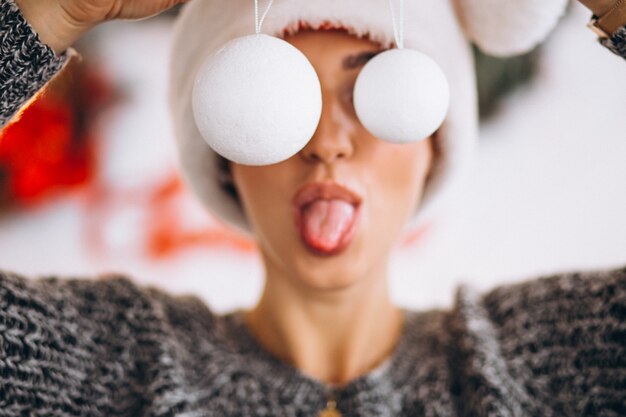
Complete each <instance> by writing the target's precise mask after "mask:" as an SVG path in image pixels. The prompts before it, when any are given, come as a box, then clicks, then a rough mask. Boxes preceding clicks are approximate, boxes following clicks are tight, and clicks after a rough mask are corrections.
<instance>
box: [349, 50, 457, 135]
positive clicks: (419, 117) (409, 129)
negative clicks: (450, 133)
mask: <svg viewBox="0 0 626 417" xmlns="http://www.w3.org/2000/svg"><path fill="white" fill-rule="evenodd" d="M449 104H450V88H449V86H448V81H447V79H446V76H445V74H444V73H443V70H442V69H441V68H440V67H439V65H438V64H437V63H436V62H435V61H433V60H432V59H431V58H430V57H429V56H428V55H425V54H423V53H421V52H419V51H416V50H413V49H391V50H389V51H385V52H383V53H381V54H379V55H377V56H376V57H374V58H373V59H372V60H371V61H370V62H368V63H367V64H366V65H365V67H363V69H362V70H361V73H360V74H359V76H358V78H357V81H356V84H355V86H354V108H355V110H356V113H357V116H358V117H359V120H360V121H361V123H362V124H363V126H365V128H366V129H367V130H368V131H369V132H370V133H372V134H373V135H374V136H376V137H377V138H379V139H382V140H385V141H388V142H392V143H410V142H416V141H419V140H423V139H426V138H428V137H429V136H430V135H432V134H433V133H434V132H435V131H436V130H437V129H438V128H439V126H441V124H442V123H443V121H444V119H445V117H446V114H447V113H448V107H449Z"/></svg>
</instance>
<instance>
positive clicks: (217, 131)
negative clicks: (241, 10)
mask: <svg viewBox="0 0 626 417" xmlns="http://www.w3.org/2000/svg"><path fill="white" fill-rule="evenodd" d="M273 4H274V0H269V1H268V3H267V6H266V7H265V10H264V11H263V13H261V10H260V9H261V8H260V6H259V0H255V1H254V32H255V33H254V34H250V35H247V36H242V37H239V38H235V39H232V40H231V41H230V42H228V43H227V44H226V45H224V46H223V47H222V48H218V49H217V52H214V53H213V54H212V55H210V56H209V57H208V58H207V59H206V60H205V62H204V64H203V65H202V67H201V68H200V70H199V71H198V74H197V76H196V82H195V84H194V88H193V93H192V109H193V114H194V119H195V122H196V127H197V128H198V132H199V133H200V136H202V139H204V141H205V142H206V143H207V144H208V145H209V146H210V147H211V148H212V149H213V150H214V151H215V152H217V153H218V154H220V155H222V156H223V157H225V158H226V159H229V160H231V161H234V162H236V163H239V164H243V165H271V164H275V163H278V162H281V161H284V160H285V159H288V158H289V157H291V156H293V155H295V154H296V153H298V152H299V151H300V150H301V149H302V148H304V147H305V146H306V144H307V143H308V142H309V140H310V139H311V137H313V134H314V133H315V130H316V129H317V125H318V124H319V120H320V117H321V114H322V89H321V86H320V81H319V78H318V77H317V74H316V72H315V69H314V68H313V66H312V65H311V63H310V62H309V60H308V59H307V58H306V57H305V56H304V54H303V53H302V52H300V51H299V50H298V49H296V48H295V47H294V46H293V45H291V44H290V43H288V42H286V41H284V40H282V39H279V38H277V37H274V36H269V35H265V34H263V33H261V29H262V28H263V22H264V21H265V18H266V17H267V16H268V14H269V12H270V9H271V8H272V5H273Z"/></svg>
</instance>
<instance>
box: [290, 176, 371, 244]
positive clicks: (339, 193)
mask: <svg viewBox="0 0 626 417" xmlns="http://www.w3.org/2000/svg"><path fill="white" fill-rule="evenodd" d="M361 202H362V199H361V197H360V196H359V195H358V194H357V193H355V192H353V191H352V190H350V189H348V188H347V187H344V186H342V185H339V184H337V183H336V182H315V183H309V184H306V185H304V186H303V187H301V188H300V189H299V190H298V191H297V192H296V194H295V195H294V198H293V206H294V211H295V222H296V227H297V230H298V232H299V234H300V238H301V240H302V242H303V244H304V245H305V246H306V247H307V248H308V249H309V250H310V251H311V252H313V253H315V254H318V255H326V256H330V255H335V254H338V253H340V252H342V251H343V250H344V249H346V248H347V247H348V245H349V244H350V243H351V242H352V240H353V239H354V236H355V234H356V229H357V224H358V220H359V218H360V206H361Z"/></svg>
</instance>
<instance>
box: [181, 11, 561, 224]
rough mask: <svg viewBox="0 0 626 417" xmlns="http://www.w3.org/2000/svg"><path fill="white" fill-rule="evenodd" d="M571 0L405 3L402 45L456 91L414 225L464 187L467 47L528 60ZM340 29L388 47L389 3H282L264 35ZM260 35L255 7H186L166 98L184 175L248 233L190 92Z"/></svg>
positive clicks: (473, 109) (471, 109)
mask: <svg viewBox="0 0 626 417" xmlns="http://www.w3.org/2000/svg"><path fill="white" fill-rule="evenodd" d="M565 5H566V0H457V1H456V2H455V1H450V0H411V1H406V2H405V22H406V23H405V47H407V48H412V49H416V50H419V51H421V52H423V53H426V54H427V55H429V56H430V57H431V58H433V59H434V60H435V61H436V62H437V63H438V64H439V65H440V66H441V67H442V69H443V71H444V73H445V74H446V77H447V78H448V82H449V85H450V110H449V112H448V115H447V117H446V119H445V121H444V123H443V125H442V127H441V128H440V130H439V134H438V140H439V141H440V142H439V144H440V148H441V156H440V160H439V161H438V163H437V166H436V167H435V171H434V172H433V174H432V176H431V179H430V181H429V184H428V186H427V188H426V189H425V191H424V194H423V197H422V201H421V203H420V205H419V208H418V209H417V212H416V213H415V216H414V218H413V221H412V222H411V225H412V226H416V225H420V224H423V223H425V222H428V221H431V220H433V219H434V217H435V216H436V215H437V214H438V213H439V212H440V211H441V209H442V208H444V207H445V202H446V201H448V200H449V198H450V197H451V196H452V195H454V193H455V190H456V189H457V188H458V187H461V186H462V185H463V179H464V178H465V177H467V175H466V174H467V172H468V170H469V169H470V168H471V163H472V155H473V151H474V148H475V145H476V141H477V136H478V112H477V98H476V82H475V73H474V63H473V59H472V54H471V49H470V41H474V42H476V43H477V44H478V45H479V46H480V47H481V48H484V49H485V50H486V51H487V52H489V53H493V54H497V55H512V54H519V53H523V52H525V51H527V50H529V49H531V48H532V47H534V46H535V45H536V44H537V43H538V42H540V41H541V40H542V39H543V38H544V37H545V36H546V35H547V34H548V33H549V31H550V30H551V29H552V28H553V27H554V25H555V24H556V22H557V20H558V17H559V16H560V15H561V14H562V13H563V10H564V7H565ZM328 25H330V26H332V27H341V28H345V29H346V30H348V31H349V32H350V33H352V34H353V35H356V36H359V37H367V38H369V39H370V40H372V41H374V42H378V43H380V44H381V45H383V46H385V47H392V46H393V43H394V36H393V29H392V24H391V16H390V10H389V4H388V1H387V0H315V1H311V0H276V1H275V2H274V5H273V7H272V8H271V10H270V12H269V14H268V16H267V18H266V20H265V23H264V25H263V33H266V34H269V35H274V36H278V37H282V36H284V35H285V33H294V32H296V31H297V30H298V29H299V28H300V27H302V26H305V27H310V28H313V29H315V28H319V27H327V26H328ZM252 33H254V2H253V0H196V1H193V2H190V3H189V4H187V5H186V6H185V7H184V9H183V11H182V12H181V15H180V17H179V18H178V21H177V23H176V27H175V31H174V39H173V49H172V59H171V71H170V74H171V78H170V90H169V100H170V104H171V109H172V115H173V122H174V133H175V137H176V142H177V145H178V150H179V160H180V164H181V168H182V172H183V176H184V177H185V179H186V181H187V182H188V183H189V184H190V186H191V188H192V190H193V191H194V192H195V193H196V194H197V195H198V197H199V198H200V200H201V201H202V202H203V203H204V205H205V206H206V207H207V208H208V209H209V211H210V212H211V213H212V214H214V215H215V216H216V217H217V218H218V219H220V220H222V221H224V222H225V223H227V224H228V225H230V226H232V227H234V228H236V229H238V230H239V231H241V232H244V233H246V234H250V233H251V229H250V225H249V223H248V221H247V219H246V216H245V214H244V212H243V208H242V207H241V206H240V204H239V203H238V202H237V201H236V200H235V199H233V197H232V196H231V195H229V194H228V193H227V192H226V191H224V190H223V189H222V187H221V186H220V183H219V181H218V177H219V166H218V157H217V154H216V153H215V152H214V151H213V150H212V149H211V148H210V147H209V146H208V145H207V144H206V142H205V141H204V140H203V139H202V136H201V134H200V132H199V131H198V128H197V127H196V124H195V120H194V116H193V111H192V91H193V85H194V81H195V79H196V76H197V73H198V71H199V69H200V67H201V65H202V64H203V62H204V60H205V59H206V57H207V56H209V55H210V54H212V53H214V52H215V51H216V50H218V49H219V48H220V47H221V46H222V45H224V44H225V43H226V42H228V41H230V40H232V39H234V38H237V37H239V36H244V35H249V34H252Z"/></svg>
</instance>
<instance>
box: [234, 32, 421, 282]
mask: <svg viewBox="0 0 626 417" xmlns="http://www.w3.org/2000/svg"><path fill="white" fill-rule="evenodd" d="M286 40H287V41H288V42H289V43H291V44H292V45H294V46H295V47H296V48H298V49H299V50H300V51H302V52H303V53H304V54H305V55H306V56H307V58H308V59H309V60H310V61H311V63H312V64H313V67H314V68H315V70H316V71H317V74H318V76H319V79H320V82H321V86H322V99H323V109H322V116H321V120H320V123H319V126H318V128H317V131H316V132H315V135H314V136H313V138H312V139H311V141H310V142H309V143H308V144H307V145H306V147H305V148H304V149H303V150H302V151H300V152H299V153H298V154H296V155H294V156H293V157H291V158H290V159H288V160H286V161H284V162H281V163H278V164H274V165H270V166H261V167H253V166H244V165H238V164H234V163H233V164H232V165H231V169H232V173H233V178H234V182H235V187H236V188H237V191H238V194H239V196H240V199H241V201H242V203H243V206H244V209H245V212H246V215H247V217H248V219H249V221H250V223H251V225H252V227H253V229H254V232H255V235H256V238H257V241H258V244H259V248H260V251H261V255H262V257H263V261H264V263H265V266H266V269H267V271H268V273H270V274H272V273H274V274H275V273H278V274H281V275H283V276H287V277H289V278H290V279H295V280H298V283H299V284H303V285H305V286H307V287H310V288H315V289H338V288H344V287H348V286H351V285H352V284H354V283H357V282H358V281H359V278H360V277H365V276H368V275H371V274H372V271H379V272H380V271H383V268H385V269H386V265H387V259H388V255H389V252H390V250H391V248H392V246H393V244H394V241H395V240H396V239H397V238H398V236H399V235H400V233H401V230H402V228H403V226H404V225H405V223H406V221H407V220H408V218H409V217H410V216H411V215H412V213H414V212H415V210H416V208H417V205H418V204H419V200H420V198H421V195H422V189H423V186H424V182H425V179H426V177H427V174H428V172H429V169H430V165H431V160H432V154H433V150H432V148H431V140H432V138H430V139H429V140H423V141H419V142H416V143H413V144H408V145H394V144H390V143H387V142H383V141H382V140H379V139H377V138H376V137H374V136H372V135H371V134H370V133H369V132H368V131H367V130H366V129H365V128H364V127H363V126H362V125H361V123H360V122H359V120H358V118H357V117H356V114H355V110H354V107H353V104H352V91H353V88H354V83H355V81H356V77H357V75H358V74H359V71H360V69H361V68H362V67H363V65H364V64H365V63H366V62H367V60H368V59H369V58H371V57H372V56H373V55H374V54H375V53H376V52H378V51H380V47H379V46H377V45H376V44H375V43H372V42H370V41H368V40H364V39H358V38H356V37H354V36H351V35H348V34H347V33H345V32H341V31H304V32H299V33H298V34H296V35H293V36H290V37H287V38H286Z"/></svg>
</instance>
